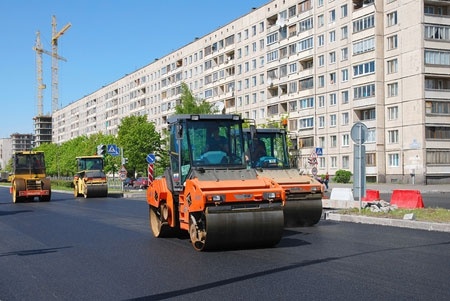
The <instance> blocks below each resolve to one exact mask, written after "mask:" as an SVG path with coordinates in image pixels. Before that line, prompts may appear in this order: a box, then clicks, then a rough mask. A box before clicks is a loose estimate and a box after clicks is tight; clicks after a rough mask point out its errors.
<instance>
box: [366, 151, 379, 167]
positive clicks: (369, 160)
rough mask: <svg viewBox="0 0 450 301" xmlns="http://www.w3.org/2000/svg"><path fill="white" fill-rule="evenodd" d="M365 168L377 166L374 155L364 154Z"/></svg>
mask: <svg viewBox="0 0 450 301" xmlns="http://www.w3.org/2000/svg"><path fill="white" fill-rule="evenodd" d="M366 166H377V156H376V155H375V154H374V153H366Z"/></svg>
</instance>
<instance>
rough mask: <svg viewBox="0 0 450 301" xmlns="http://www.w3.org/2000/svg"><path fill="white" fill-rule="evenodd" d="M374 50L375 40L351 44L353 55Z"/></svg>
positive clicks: (370, 39) (371, 38)
mask: <svg viewBox="0 0 450 301" xmlns="http://www.w3.org/2000/svg"><path fill="white" fill-rule="evenodd" d="M373 50H375V38H374V37H370V38H368V39H364V40H360V41H356V42H354V43H353V55H358V54H361V53H365V52H369V51H373Z"/></svg>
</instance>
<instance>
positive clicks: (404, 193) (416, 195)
mask: <svg viewBox="0 0 450 301" xmlns="http://www.w3.org/2000/svg"><path fill="white" fill-rule="evenodd" d="M391 205H397V207H398V208H409V209H414V208H424V207H425V206H424V204H423V199H422V194H421V193H420V191H419V190H400V189H398V190H394V191H392V196H391Z"/></svg>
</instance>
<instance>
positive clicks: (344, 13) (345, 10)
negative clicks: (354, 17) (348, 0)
mask: <svg viewBox="0 0 450 301" xmlns="http://www.w3.org/2000/svg"><path fill="white" fill-rule="evenodd" d="M347 15H348V7H347V4H345V5H342V6H341V18H345V17H347Z"/></svg>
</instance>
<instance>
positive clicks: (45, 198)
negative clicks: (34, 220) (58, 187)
mask: <svg viewBox="0 0 450 301" xmlns="http://www.w3.org/2000/svg"><path fill="white" fill-rule="evenodd" d="M51 198H52V191H51V190H49V191H48V195H43V196H41V197H39V202H50V199H51Z"/></svg>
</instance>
